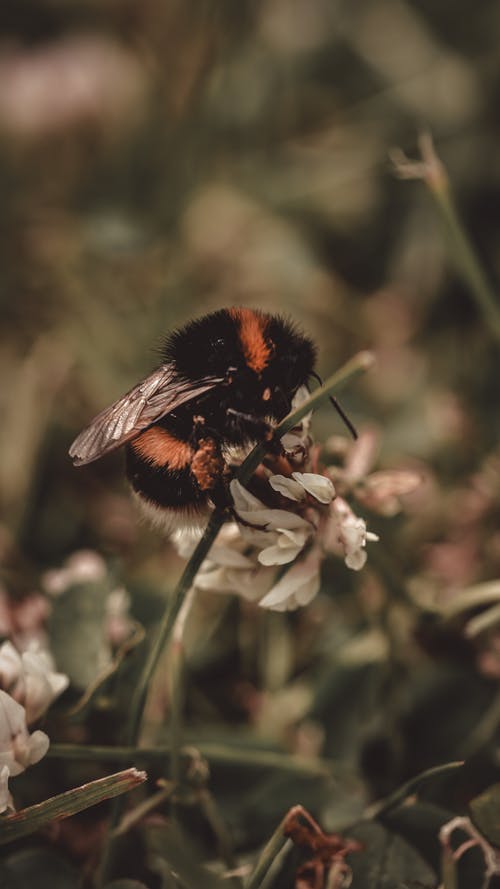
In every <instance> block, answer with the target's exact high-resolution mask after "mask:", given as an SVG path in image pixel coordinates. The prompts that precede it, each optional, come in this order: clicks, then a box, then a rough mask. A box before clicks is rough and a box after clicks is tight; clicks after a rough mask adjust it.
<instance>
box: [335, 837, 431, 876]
mask: <svg viewBox="0 0 500 889" xmlns="http://www.w3.org/2000/svg"><path fill="white" fill-rule="evenodd" d="M348 833H349V837H354V838H355V839H357V840H359V841H360V842H361V843H362V844H363V850H362V851H361V852H356V853H353V854H352V855H350V856H349V857H348V859H347V860H348V863H349V865H350V866H351V868H352V873H353V880H352V884H351V889H402V886H404V885H406V884H408V883H410V881H412V883H411V885H413V884H419V885H422V886H435V885H436V877H435V874H434V872H433V871H432V870H431V868H430V867H429V866H428V864H426V862H425V861H424V860H423V858H421V857H420V855H419V854H418V852H416V851H415V849H413V848H412V847H411V846H410V844H409V843H407V842H406V841H405V840H403V839H402V838H401V837H400V836H398V835H397V834H395V833H393V832H392V831H390V830H387V829H386V828H385V827H383V826H382V825H381V824H377V823H376V822H363V823H360V824H359V825H356V826H355V827H354V828H350V829H349V831H348Z"/></svg>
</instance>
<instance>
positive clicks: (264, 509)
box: [173, 388, 378, 611]
mask: <svg viewBox="0 0 500 889" xmlns="http://www.w3.org/2000/svg"><path fill="white" fill-rule="evenodd" d="M307 396H308V392H307V389H305V388H304V391H303V392H302V393H301V397H300V399H299V400H298V401H297V404H294V407H297V406H298V404H300V403H301V402H302V400H303V398H304V397H307ZM310 416H311V415H309V416H308V417H307V418H305V419H304V420H303V421H302V423H301V424H298V425H297V427H295V428H294V429H293V430H291V433H290V436H289V437H288V438H287V436H284V437H283V438H282V440H281V442H282V445H283V447H284V449H285V454H284V455H282V456H281V457H280V458H279V460H278V459H277V460H276V461H275V462H274V463H273V458H272V455H270V457H269V458H268V460H267V461H265V462H264V463H263V465H262V466H261V468H260V472H259V475H258V480H259V484H260V485H262V482H265V481H266V479H267V482H268V484H269V490H268V493H267V494H266V493H263V495H262V496H263V498H264V500H265V501H266V502H265V503H264V502H263V501H262V500H260V499H259V498H258V497H256V496H255V495H254V494H253V493H251V492H250V491H249V490H247V488H245V487H244V486H243V485H242V484H241V483H240V482H239V481H238V480H237V479H233V480H232V481H231V482H230V485H229V488H230V492H231V495H232V499H233V505H234V512H235V514H236V521H234V522H231V523H226V524H225V525H224V527H223V528H222V530H221V532H220V534H219V536H218V538H217V542H216V543H215V545H214V546H212V548H211V550H210V553H209V555H208V557H207V558H206V559H205V560H204V562H203V563H202V565H201V567H200V570H199V571H198V573H197V575H196V578H195V581H194V585H195V587H197V588H198V589H201V590H208V591H214V592H221V593H236V594H238V595H240V596H242V597H244V598H245V599H248V600H250V601H254V602H258V603H259V605H260V606H262V607H263V608H269V609H272V610H276V611H285V610H288V609H295V608H299V607H300V606H303V605H306V604H308V603H309V602H310V601H311V600H312V599H313V598H314V597H315V596H316V595H317V593H318V591H319V588H320V566H321V561H322V559H323V558H324V556H325V555H326V554H327V553H328V552H334V553H335V554H337V555H338V556H343V558H344V559H345V563H346V565H347V566H348V567H349V568H351V569H353V570H355V571H357V570H359V569H360V568H362V567H363V565H364V563H365V561H366V542H367V541H368V540H377V539H378V538H377V537H376V535H375V534H371V533H370V532H368V531H367V529H366V524H365V522H364V520H363V519H362V518H359V517H358V516H357V515H355V513H354V512H353V511H352V509H351V508H350V506H349V505H348V504H347V502H346V501H345V500H344V499H342V498H341V497H339V496H338V493H337V490H336V488H335V486H334V484H333V481H332V479H331V478H330V477H329V476H328V475H325V474H322V473H321V472H311V471H308V470H310V469H311V468H312V467H314V468H316V465H317V458H314V459H313V458H312V456H311V444H312V439H311V437H310V435H309V424H310ZM273 465H274V466H275V467H276V468H279V469H282V468H284V469H285V472H286V471H287V469H288V471H289V474H286V475H284V474H281V473H277V472H275V473H273V472H272V468H271V467H272V466H273ZM306 470H307V471H306ZM276 495H279V496H276ZM282 498H285V500H288V501H289V502H290V506H289V508H288V507H287V508H281V507H282V503H283V499H282ZM274 504H276V507H275V506H274ZM200 537H201V530H198V532H197V533H196V535H192V534H191V535H189V536H188V535H186V533H185V532H183V533H182V534H175V535H173V542H174V544H175V546H176V548H177V551H178V552H179V554H181V555H182V556H183V557H184V558H189V557H190V556H191V555H192V553H193V551H194V549H195V546H196V544H197V543H198V540H199V539H200ZM304 553H305V555H304ZM281 566H287V568H286V569H285V572H284V573H283V574H282V575H281V576H279V575H278V571H277V569H279V568H280V567H281ZM277 576H279V579H277Z"/></svg>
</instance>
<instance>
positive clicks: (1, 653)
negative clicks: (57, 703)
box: [0, 642, 69, 725]
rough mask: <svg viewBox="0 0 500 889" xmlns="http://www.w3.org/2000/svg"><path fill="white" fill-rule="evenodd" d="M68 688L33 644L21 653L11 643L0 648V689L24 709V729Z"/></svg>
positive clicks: (39, 649) (64, 679)
mask: <svg viewBox="0 0 500 889" xmlns="http://www.w3.org/2000/svg"><path fill="white" fill-rule="evenodd" d="M68 684H69V679H68V677H67V676H66V675H65V674H64V673H57V672H56V671H55V670H54V663H53V660H52V658H51V656H50V654H49V652H48V651H43V650H42V649H41V648H39V646H38V645H37V643H34V644H32V645H31V646H30V647H29V648H28V650H27V651H24V652H22V653H19V652H18V651H16V649H15V648H14V646H13V645H12V643H11V642H4V643H3V645H1V646H0V687H1V688H2V689H3V690H4V691H6V692H9V695H10V696H11V697H12V698H14V700H15V701H17V702H18V703H19V704H22V706H23V707H24V708H25V709H26V720H27V722H28V725H30V724H31V723H33V722H35V721H36V720H37V719H39V718H40V716H41V715H42V714H43V713H45V711H46V710H47V709H48V708H49V706H50V705H51V703H52V701H53V700H54V699H55V698H56V697H58V695H60V694H61V693H62V692H63V691H64V689H65V688H67V686H68Z"/></svg>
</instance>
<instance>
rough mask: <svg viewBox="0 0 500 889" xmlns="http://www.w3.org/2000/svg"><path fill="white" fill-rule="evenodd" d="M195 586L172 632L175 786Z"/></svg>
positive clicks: (172, 731) (178, 764)
mask: <svg viewBox="0 0 500 889" xmlns="http://www.w3.org/2000/svg"><path fill="white" fill-rule="evenodd" d="M195 592H196V590H195V588H194V586H192V587H191V588H190V589H189V590H188V591H187V593H186V596H185V598H184V602H183V603H182V606H181V609H180V611H179V614H178V615H177V620H176V622H175V625H174V629H173V633H172V657H171V659H170V677H169V680H170V743H171V756H170V771H171V779H172V781H173V783H174V784H175V785H176V786H179V784H180V782H181V773H182V768H181V747H182V722H183V710H184V642H183V639H184V628H185V625H186V621H187V618H188V615H189V612H190V611H191V607H192V605H193V602H194V597H195Z"/></svg>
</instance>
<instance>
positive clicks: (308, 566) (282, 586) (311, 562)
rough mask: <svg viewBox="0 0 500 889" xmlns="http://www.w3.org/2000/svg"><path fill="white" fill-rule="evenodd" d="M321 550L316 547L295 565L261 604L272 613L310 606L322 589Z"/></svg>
mask: <svg viewBox="0 0 500 889" xmlns="http://www.w3.org/2000/svg"><path fill="white" fill-rule="evenodd" d="M321 558H322V555H321V550H320V549H319V547H314V548H313V549H312V550H311V551H310V552H309V553H308V554H307V556H306V557H305V558H304V559H301V560H300V561H297V562H295V564H294V565H292V567H291V568H290V569H289V570H288V571H287V572H286V574H284V575H283V577H281V578H280V580H278V582H277V583H276V584H275V585H274V586H273V587H272V588H271V589H270V590H269V592H268V594H267V596H264V598H263V599H261V601H260V602H259V605H260V606H261V607H262V608H269V609H271V610H272V611H291V610H293V609H295V608H299V607H300V606H303V605H308V604H309V602H311V600H312V599H314V597H315V596H316V595H317V593H318V592H319V588H320V566H321Z"/></svg>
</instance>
